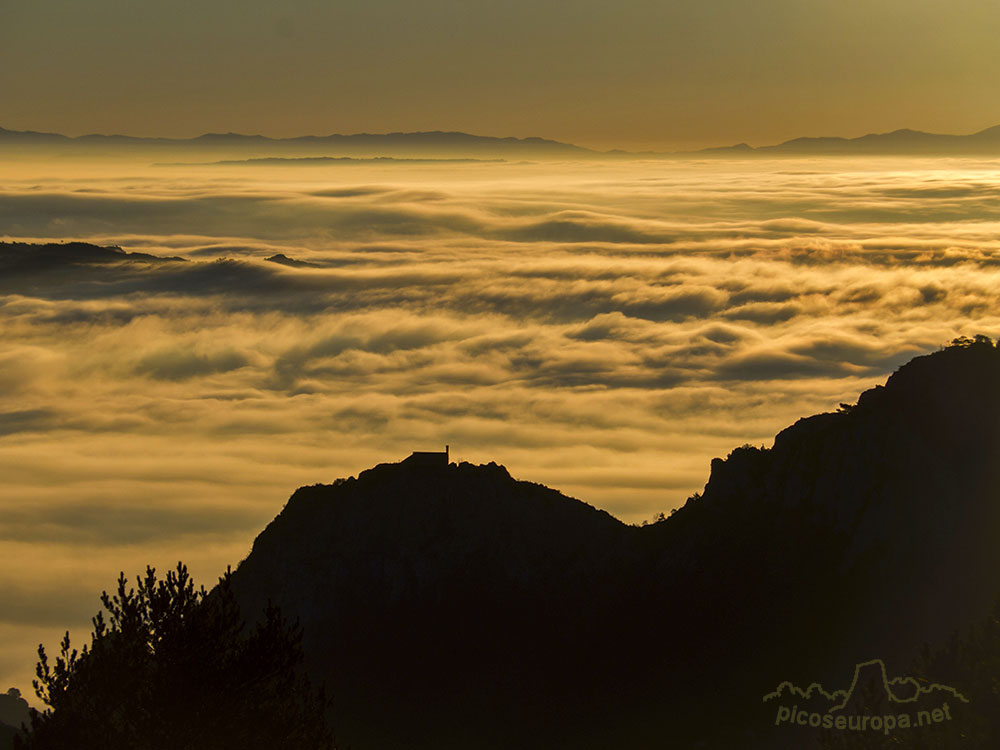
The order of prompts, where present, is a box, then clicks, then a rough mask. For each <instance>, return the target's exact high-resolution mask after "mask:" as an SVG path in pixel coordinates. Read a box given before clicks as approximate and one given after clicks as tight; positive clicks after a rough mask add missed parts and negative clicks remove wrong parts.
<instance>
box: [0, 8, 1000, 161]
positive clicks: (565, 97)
mask: <svg viewBox="0 0 1000 750" xmlns="http://www.w3.org/2000/svg"><path fill="white" fill-rule="evenodd" d="M998 36H1000V5H998V4H997V3H996V2H993V0H955V1H954V2H951V3H947V4H945V3H941V2H937V0H760V1H759V2H750V1H749V0H619V2H615V3H608V2H603V1H601V2H598V1H597V0H560V1H559V2H555V1H554V0H505V1H504V2H499V1H494V0H337V1H336V2H329V1H328V0H288V2H283V3H273V2H265V1H264V0H199V1H198V2H194V1H193V0H175V1H174V2H171V3H163V2H153V1H152V0H89V1H88V2H86V3H82V2H78V0H30V1H29V0H0V101H2V103H3V105H2V108H0V127H5V128H8V129H16V130H26V129H31V130H41V131H47V132H52V131H55V132H62V133H66V134H69V135H79V134H83V133H90V132H100V133H125V134H130V135H149V136H195V135H199V134H201V133H203V132H207V131H210V132H228V131H234V132H244V133H263V134H266V135H272V136H294V135H303V134H318V135H323V134H329V133H335V132H336V133H352V132H392V131H416V130H461V131H465V132H472V133H477V134H482V135H497V136H518V137H525V136H542V137H548V138H554V139H557V140H563V141H569V142H574V143H577V144H579V145H584V146H590V147H595V148H614V147H621V148H630V149H642V148H650V149H667V150H670V149H685V148H696V147H701V146H716V145H729V144H732V143H737V142H741V141H745V142H749V143H751V144H752V145H766V144H770V143H776V142H780V141H782V140H785V139H788V138H793V137H798V136H803V135H842V136H858V135H863V134H865V133H868V132H886V131H890V130H894V129H897V128H904V127H905V128H914V129H921V130H928V131H932V132H948V133H970V132H975V131H978V130H981V129H984V128H986V127H990V126H992V125H996V124H998V123H1000V96H998V93H1000V90H998V87H1000V55H997V54H996V39H997V38H998Z"/></svg>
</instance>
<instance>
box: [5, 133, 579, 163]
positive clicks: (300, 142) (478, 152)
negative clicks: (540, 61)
mask: <svg viewBox="0 0 1000 750" xmlns="http://www.w3.org/2000/svg"><path fill="white" fill-rule="evenodd" d="M33 149H35V150H39V151H41V150H54V151H55V152H57V153H59V154H65V155H73V154H78V155H87V156H114V155H121V156H131V155H136V154H142V153H146V152H149V153H151V154H154V155H164V154H172V153H173V154H176V153H183V154H198V153H207V154H226V155H233V156H237V155H239V156H244V157H246V156H254V157H261V156H266V157H300V158H303V157H318V158H329V157H332V156H345V157H350V156H368V157H370V156H416V157H425V158H427V157H444V158H455V157H465V158H474V157H483V156H485V157H497V156H503V157H519V158H553V157H555V158H569V157H587V156H590V155H594V154H597V153H598V152H595V151H592V150H590V149H587V148H583V147H581V146H575V145H573V144H569V143H562V142H559V141H554V140H550V139H546V138H538V137H528V138H513V137H503V138H501V137H494V136H481V135H472V134H470V133H461V132H443V131H428V132H415V133H355V134H348V135H344V134H339V133H335V134H332V135H326V136H298V137H294V138H269V137H267V136H263V135H243V134H240V133H206V134H204V135H200V136H197V137H195V138H143V137H137V136H126V135H100V134H91V135H82V136H77V137H68V136H65V135H60V134H58V133H38V132H33V131H16V130H6V129H4V128H0V152H4V151H7V152H8V153H10V152H12V151H14V150H16V153H32V150H33Z"/></svg>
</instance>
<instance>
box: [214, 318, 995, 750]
mask: <svg viewBox="0 0 1000 750" xmlns="http://www.w3.org/2000/svg"><path fill="white" fill-rule="evenodd" d="M997 383H1000V351H998V350H997V348H995V347H994V346H993V345H992V342H990V341H988V340H987V339H985V338H977V340H975V341H970V340H962V341H960V342H958V343H957V344H956V345H954V346H951V347H948V348H946V349H944V350H942V351H940V352H937V353H935V354H931V355H928V356H924V357H919V358H917V359H915V360H913V361H911V362H909V363H908V364H906V365H904V366H903V367H901V368H900V369H899V370H898V371H897V372H895V373H894V374H893V375H892V376H891V377H890V378H889V379H888V381H887V382H886V384H885V385H884V386H878V387H876V388H874V389H872V390H869V391H866V392H865V393H863V394H862V395H861V397H860V399H859V400H858V403H857V404H855V405H852V406H847V405H845V406H844V407H843V408H842V409H841V411H839V412H837V413H830V414H821V415H817V416H813V417H809V418H806V419H802V420H799V421H798V422H797V423H795V424H794V425H792V426H791V427H789V428H788V429H786V430H784V431H782V432H781V433H779V434H778V435H777V437H776V438H775V441H774V445H773V447H772V448H769V449H764V448H754V447H751V446H744V447H741V448H737V449H736V450H734V451H733V452H732V453H731V454H730V455H729V456H728V457H727V458H726V459H725V460H722V459H716V460H714V461H713V462H712V468H711V476H710V479H709V481H708V483H707V485H706V486H705V490H704V492H703V493H702V494H701V495H700V496H699V495H696V496H694V497H692V498H691V499H689V500H688V502H687V503H686V504H685V506H684V507H683V508H681V509H679V510H678V511H677V512H676V513H674V514H673V515H672V516H670V517H669V518H667V519H666V520H664V521H662V522H659V523H656V524H653V525H649V526H645V527H634V526H628V525H625V524H623V523H620V522H619V521H617V520H616V519H614V518H613V517H611V516H610V515H608V514H607V513H604V512H602V511H600V510H597V509H595V508H593V507H591V506H589V505H587V504H585V503H583V502H581V501H579V500H574V499H572V498H569V497H566V496H564V495H562V494H560V493H558V492H556V491H554V490H551V489H548V488H545V487H542V486H540V485H537V484H531V483H528V482H523V481H517V480H515V479H514V478H512V477H511V476H510V475H509V473H508V472H507V471H506V470H505V469H504V468H503V467H501V466H498V465H496V464H494V463H491V464H488V465H485V466H472V465H470V464H467V463H462V464H458V465H456V464H443V463H442V465H439V466H433V465H423V464H420V463H413V462H402V463H396V464H382V465H379V466H377V467H375V468H373V469H370V470H368V471H364V472H362V473H361V474H360V475H358V476H357V477H356V478H353V477H352V478H349V479H343V480H338V481H337V482H335V483H333V484H332V485H316V486H312V487H303V488H301V489H299V490H297V491H296V492H295V493H294V494H293V495H292V497H291V498H290V500H289V501H288V503H287V505H286V506H285V508H284V509H283V510H282V511H281V513H280V514H279V515H278V516H277V518H275V519H274V521H272V522H271V524H270V525H268V527H267V528H266V529H265V530H264V531H263V532H262V533H261V534H260V535H259V536H258V537H257V539H256V541H255V542H254V545H253V549H252V551H251V553H250V555H249V556H248V557H247V559H246V560H244V561H243V563H242V564H241V565H240V566H239V568H238V570H237V571H236V573H235V574H234V581H233V583H234V589H235V590H236V592H237V594H238V596H239V598H240V601H241V604H242V606H243V607H244V611H247V612H251V611H257V610H259V608H260V607H261V606H263V604H265V603H266V602H267V601H268V600H272V601H274V602H275V603H276V604H278V605H279V606H280V607H281V609H282V610H283V611H284V612H286V613H287V614H289V615H290V616H292V617H298V618H299V619H300V620H301V622H302V624H303V626H304V628H305V638H306V640H305V648H306V653H307V664H308V669H309V671H310V674H311V675H312V677H313V678H314V679H316V680H317V681H323V682H325V683H326V685H327V688H328V690H329V691H330V692H331V694H332V695H333V696H334V709H333V716H332V721H333V725H334V730H335V732H336V734H337V738H338V741H339V742H340V744H342V745H344V746H350V747H353V748H357V749H360V750H364V749H365V748H392V747H400V748H402V747H406V748H431V747H434V748H450V747H454V748H459V747H471V746H474V747H477V748H492V747H496V748H500V747H511V746H517V747H538V748H542V747H545V748H563V747H565V748H570V747H573V748H590V747H593V748H597V747H612V746H618V747H645V746H653V745H655V746H668V745H670V746H672V745H674V744H676V746H679V747H684V746H688V745H693V746H701V747H733V746H739V747H748V748H749V747H762V748H763V747H778V746H780V742H781V740H780V738H777V739H776V736H775V735H774V732H773V715H772V716H771V717H770V718H768V717H767V716H764V715H763V714H762V713H761V695H762V694H764V692H765V691H766V690H767V688H768V686H774V685H779V684H780V683H781V682H782V681H786V680H789V679H791V682H792V684H809V683H810V682H816V683H817V684H819V685H839V684H840V683H842V682H843V681H844V676H845V675H846V674H849V670H850V669H852V668H853V667H854V665H856V664H858V663H859V662H861V661H862V660H863V659H864V658H866V657H867V658H870V657H868V655H871V654H875V655H877V656H878V658H880V659H883V660H885V662H886V663H890V664H907V665H908V664H911V663H913V661H914V659H915V658H916V656H917V654H918V652H919V649H920V647H921V645H922V644H924V643H928V644H940V643H943V642H944V641H945V640H946V639H947V637H948V636H949V635H950V634H951V633H952V632H954V631H956V630H958V629H961V628H963V627H965V625H966V624H967V623H969V622H972V621H974V620H976V619H977V618H980V617H983V616H985V613H986V612H987V611H988V610H989V609H990V605H991V603H992V602H993V600H994V599H995V597H996V595H997V593H998V592H1000V538H998V537H1000V508H998V504H997V503H996V489H995V488H996V487H997V486H998V479H1000V464H998V462H997V461H996V458H997V456H998V455H1000V453H998V448H1000V389H998V388H997ZM859 655H860V657H861V658H859ZM842 687H843V688H846V687H847V686H846V685H843V686H842ZM954 687H955V688H956V689H958V690H961V686H960V685H956V686H954ZM902 689H903V688H902V687H900V690H902ZM720 716H724V717H725V720H724V721H721V720H720V719H719V717H720ZM699 743H700V744H699ZM795 743H796V744H795V746H796V747H804V746H805V745H803V744H801V741H800V739H799V738H796V739H795Z"/></svg>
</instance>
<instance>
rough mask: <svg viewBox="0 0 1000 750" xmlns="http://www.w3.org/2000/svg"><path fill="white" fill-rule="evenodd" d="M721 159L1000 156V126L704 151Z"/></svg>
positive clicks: (792, 141) (737, 146) (796, 140)
mask: <svg viewBox="0 0 1000 750" xmlns="http://www.w3.org/2000/svg"><path fill="white" fill-rule="evenodd" d="M696 154H698V155H712V154H715V155H719V156H748V155H749V156H784V155H788V156H854V155H857V156H990V155H994V156H995V155H998V154H1000V125H997V126H994V127H991V128H987V129H986V130H981V131H979V132H978V133H973V134H972V135H941V134H938V133H923V132H921V131H919V130H907V129H902V130H894V131H893V132H891V133H869V134H868V135H863V136H860V137H858V138H837V137H826V138H794V139H792V140H790V141H785V142H784V143H780V144H778V145H775V146H759V147H757V148H753V147H752V146H748V145H747V144H745V143H740V144H738V145H736V146H728V147H723V148H712V149H704V150H702V151H698V152H696Z"/></svg>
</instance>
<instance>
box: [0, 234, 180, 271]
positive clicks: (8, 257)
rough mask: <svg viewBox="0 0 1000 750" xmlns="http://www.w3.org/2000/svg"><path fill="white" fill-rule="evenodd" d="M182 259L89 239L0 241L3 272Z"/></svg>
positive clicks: (162, 261)
mask: <svg viewBox="0 0 1000 750" xmlns="http://www.w3.org/2000/svg"><path fill="white" fill-rule="evenodd" d="M167 261H180V262H184V259H183V258H178V257H176V256H172V257H164V256H160V255H151V254H149V253H137V252H126V251H125V250H122V249H121V248H120V247H116V246H110V247H102V246H100V245H92V244H90V243H89V242H50V243H46V244H37V243H29V242H0V273H3V274H4V275H21V274H33V273H37V272H38V271H45V270H51V269H53V268H65V267H73V266H85V265H95V264H105V263H122V262H126V263H135V262H140V263H164V262H167Z"/></svg>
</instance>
